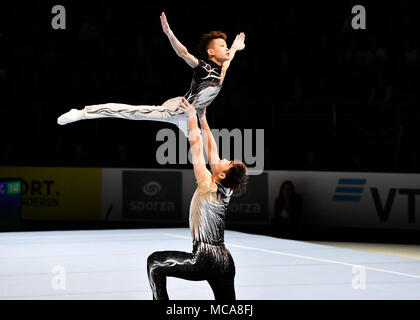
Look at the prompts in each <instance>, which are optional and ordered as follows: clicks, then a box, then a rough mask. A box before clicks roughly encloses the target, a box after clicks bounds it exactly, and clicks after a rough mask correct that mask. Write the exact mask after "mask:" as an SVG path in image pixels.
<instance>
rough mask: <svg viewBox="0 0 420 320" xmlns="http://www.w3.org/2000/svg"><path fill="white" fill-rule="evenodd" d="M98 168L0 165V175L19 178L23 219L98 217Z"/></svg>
mask: <svg viewBox="0 0 420 320" xmlns="http://www.w3.org/2000/svg"><path fill="white" fill-rule="evenodd" d="M101 170H102V169H100V168H64V167H51V168H50V167H0V177H1V178H8V177H19V178H21V179H22V180H21V182H22V183H21V186H20V187H21V197H22V219H28V220H100V219H101Z"/></svg>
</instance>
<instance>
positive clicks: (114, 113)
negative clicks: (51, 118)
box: [57, 97, 188, 135]
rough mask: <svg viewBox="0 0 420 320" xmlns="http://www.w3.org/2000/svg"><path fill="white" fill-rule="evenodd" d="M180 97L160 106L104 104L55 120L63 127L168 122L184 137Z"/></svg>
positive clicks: (184, 117) (68, 113)
mask: <svg viewBox="0 0 420 320" xmlns="http://www.w3.org/2000/svg"><path fill="white" fill-rule="evenodd" d="M181 99H182V97H176V98H172V99H169V100H167V101H165V103H163V104H162V105H161V106H147V105H140V106H132V105H128V104H122V103H105V104H97V105H91V106H86V107H84V108H83V109H81V110H78V109H71V110H70V111H69V112H66V113H64V114H63V115H61V116H60V117H59V118H58V119H57V123H58V124H60V125H65V124H68V123H72V122H75V121H79V120H86V119H99V118H120V119H127V120H153V121H161V122H169V123H173V124H175V125H177V126H178V127H179V128H180V129H181V130H182V131H183V132H184V134H185V135H187V132H188V119H187V118H186V116H185V115H184V112H183V111H182V110H180V109H178V106H179V104H180V100H181Z"/></svg>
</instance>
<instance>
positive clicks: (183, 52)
mask: <svg viewBox="0 0 420 320" xmlns="http://www.w3.org/2000/svg"><path fill="white" fill-rule="evenodd" d="M160 22H161V24H162V29H163V32H164V33H165V34H166V36H167V37H168V39H169V42H170V43H171V45H172V48H173V49H174V50H175V52H176V54H177V55H178V56H179V57H181V58H182V59H184V60H185V62H186V63H187V64H188V65H189V66H190V67H191V68H195V67H197V66H198V59H197V58H196V57H194V56H193V55H192V54H190V53H189V52H188V50H187V48H185V47H184V45H183V44H182V43H181V42H179V41H178V39H177V38H176V37H175V36H174V33H173V32H172V30H171V28H170V27H169V24H168V20H167V19H166V15H165V12H162V14H161V16H160Z"/></svg>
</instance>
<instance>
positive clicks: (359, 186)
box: [333, 178, 366, 202]
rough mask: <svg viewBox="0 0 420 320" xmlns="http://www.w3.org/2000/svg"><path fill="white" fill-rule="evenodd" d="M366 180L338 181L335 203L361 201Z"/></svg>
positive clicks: (344, 179) (334, 197) (343, 179)
mask: <svg viewBox="0 0 420 320" xmlns="http://www.w3.org/2000/svg"><path fill="white" fill-rule="evenodd" d="M365 184H366V179H346V178H342V179H338V186H337V187H336V188H335V194H334V196H333V201H353V202H354V201H356V202H358V201H360V198H361V195H362V193H363V189H364V185H365Z"/></svg>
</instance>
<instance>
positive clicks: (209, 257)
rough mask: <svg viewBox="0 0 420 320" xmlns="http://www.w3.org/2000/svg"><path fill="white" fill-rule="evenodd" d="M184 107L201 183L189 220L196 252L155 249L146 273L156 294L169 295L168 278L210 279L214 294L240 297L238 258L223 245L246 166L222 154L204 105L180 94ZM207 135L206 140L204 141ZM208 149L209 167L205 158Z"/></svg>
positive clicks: (163, 297) (158, 297) (157, 297)
mask: <svg viewBox="0 0 420 320" xmlns="http://www.w3.org/2000/svg"><path fill="white" fill-rule="evenodd" d="M180 109H182V110H183V111H184V112H185V114H186V115H187V116H188V119H189V128H190V132H189V141H190V146H191V155H192V162H193V165H194V175H195V178H196V180H197V189H196V191H195V193H194V195H193V198H192V200H191V205H190V217H189V224H190V229H191V235H192V239H193V250H192V253H187V252H180V251H157V252H154V253H152V254H151V255H150V256H149V257H148V259H147V275H148V277H149V283H150V287H151V288H152V292H153V299H155V300H169V296H168V292H167V290H166V278H167V277H176V278H182V279H186V280H193V281H199V280H207V282H208V283H209V285H210V287H211V289H212V290H213V293H214V298H215V299H216V300H236V296H235V288H234V278H235V264H234V261H233V258H232V256H231V254H230V252H229V250H228V249H227V248H226V247H225V245H224V229H225V214H226V210H227V207H228V204H229V201H230V197H231V195H232V193H233V192H234V191H237V190H239V189H240V188H241V187H242V186H244V185H245V184H246V183H247V179H248V175H247V172H246V166H245V164H244V163H242V162H240V161H228V160H225V159H223V160H221V159H220V158H219V154H218V150H217V145H216V142H215V140H214V137H213V135H212V133H211V131H210V128H209V125H208V123H207V120H206V109H205V108H204V109H199V110H198V111H197V113H198V116H199V118H200V125H201V130H202V135H201V134H200V130H199V128H198V122H197V116H196V110H195V106H194V103H193V104H190V103H189V102H188V101H187V100H186V99H185V98H182V100H181V104H180ZM203 140H204V143H203ZM203 148H204V150H205V151H206V153H207V157H208V160H209V164H210V167H211V171H212V172H210V171H209V170H208V169H207V167H206V163H205V160H204V151H203Z"/></svg>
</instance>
